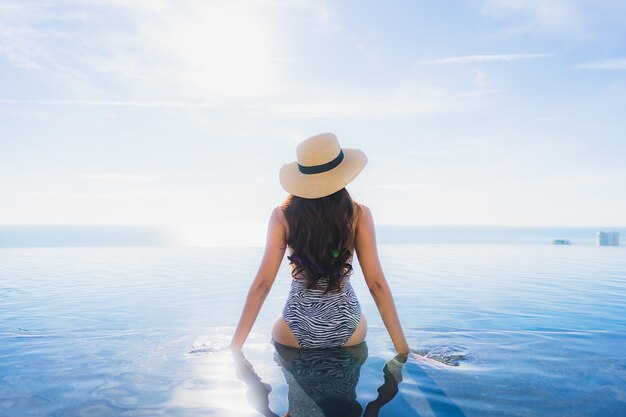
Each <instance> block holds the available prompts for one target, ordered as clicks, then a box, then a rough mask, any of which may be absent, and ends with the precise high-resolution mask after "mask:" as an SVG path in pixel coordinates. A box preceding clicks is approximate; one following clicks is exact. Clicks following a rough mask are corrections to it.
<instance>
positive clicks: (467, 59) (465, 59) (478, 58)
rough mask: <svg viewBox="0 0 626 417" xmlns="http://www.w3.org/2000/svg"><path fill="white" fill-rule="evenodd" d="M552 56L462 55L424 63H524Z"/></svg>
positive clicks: (549, 54)
mask: <svg viewBox="0 0 626 417" xmlns="http://www.w3.org/2000/svg"><path fill="white" fill-rule="evenodd" d="M551 56H554V54H551V53H540V54H484V55H464V56H453V57H448V58H439V59H433V60H430V61H425V62H424V63H426V64H437V65H442V64H443V65H448V64H482V63H485V62H512V61H525V60H530V59H540V58H548V57H551Z"/></svg>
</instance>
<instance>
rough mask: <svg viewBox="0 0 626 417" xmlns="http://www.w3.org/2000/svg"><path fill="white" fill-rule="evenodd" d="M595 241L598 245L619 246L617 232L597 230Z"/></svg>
mask: <svg viewBox="0 0 626 417" xmlns="http://www.w3.org/2000/svg"><path fill="white" fill-rule="evenodd" d="M596 242H597V244H598V246H619V233H618V232H598V235H597V241H596Z"/></svg>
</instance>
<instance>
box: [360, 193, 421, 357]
mask: <svg viewBox="0 0 626 417" xmlns="http://www.w3.org/2000/svg"><path fill="white" fill-rule="evenodd" d="M361 208H362V210H361V215H360V217H359V221H358V223H357V227H356V238H355V244H354V249H355V251H356V255H357V258H358V259H359V264H360V265H361V270H362V271H363V276H364V277H365V282H366V283H367V286H368V288H369V290H370V293H371V294H372V297H374V301H375V302H376V306H377V307H378V311H379V313H380V316H381V317H382V319H383V323H385V327H386V328H387V331H388V332H389V336H390V337H391V341H392V342H393V345H394V346H395V348H396V351H397V352H398V353H408V352H409V345H408V343H407V342H406V338H405V337H404V332H403V331H402V326H401V325H400V319H399V318H398V313H397V311H396V306H395V304H394V302H393V296H392V295H391V290H390V289H389V285H388V284H387V280H386V279H385V274H384V273H383V269H382V267H381V265H380V260H379V259H378V249H377V247H376V232H375V230H374V219H373V218H372V213H371V211H370V209H369V208H368V207H367V206H364V205H361Z"/></svg>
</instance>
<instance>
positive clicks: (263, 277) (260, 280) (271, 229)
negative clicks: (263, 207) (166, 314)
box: [230, 207, 287, 350]
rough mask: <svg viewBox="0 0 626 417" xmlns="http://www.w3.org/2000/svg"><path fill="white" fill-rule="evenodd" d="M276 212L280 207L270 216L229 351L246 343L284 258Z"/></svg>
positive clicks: (281, 229)
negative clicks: (265, 236)
mask: <svg viewBox="0 0 626 417" xmlns="http://www.w3.org/2000/svg"><path fill="white" fill-rule="evenodd" d="M278 210H281V209H280V207H276V208H275V209H274V211H272V215H271V216H270V220H269V225H268V227H267V238H266V242H265V253H264V254H263V260H262V261H261V265H260V266H259V270H258V272H257V273H256V276H255V277H254V280H253V281H252V284H251V285H250V289H249V290H248V296H247V297H246V303H245V304H244V307H243V311H242V312H241V317H240V318H239V323H238V324H237V329H236V330H235V334H234V335H233V338H232V340H231V342H230V347H231V349H236V350H239V349H241V347H242V346H243V344H244V342H245V341H246V338H247V337H248V334H250V330H252V325H253V324H254V321H255V320H256V318H257V316H258V315H259V311H260V310H261V307H262V306H263V302H264V301H265V298H266V297H267V294H269V292H270V289H271V288H272V284H273V283H274V280H275V279H276V274H278V269H279V268H280V263H281V262H282V260H283V257H284V256H285V250H286V249H287V245H286V236H285V228H284V227H283V225H282V223H281V222H280V220H279V217H278V216H279V214H278Z"/></svg>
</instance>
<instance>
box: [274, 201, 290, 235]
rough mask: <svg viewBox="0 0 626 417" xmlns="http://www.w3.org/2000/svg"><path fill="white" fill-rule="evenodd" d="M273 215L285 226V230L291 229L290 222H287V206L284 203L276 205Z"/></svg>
mask: <svg viewBox="0 0 626 417" xmlns="http://www.w3.org/2000/svg"><path fill="white" fill-rule="evenodd" d="M272 215H273V216H276V218H277V219H278V222H279V223H280V224H281V225H282V226H283V228H284V229H285V231H288V230H289V223H287V217H285V207H284V205H283V204H279V205H277V206H276V207H274V211H273V214H272Z"/></svg>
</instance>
